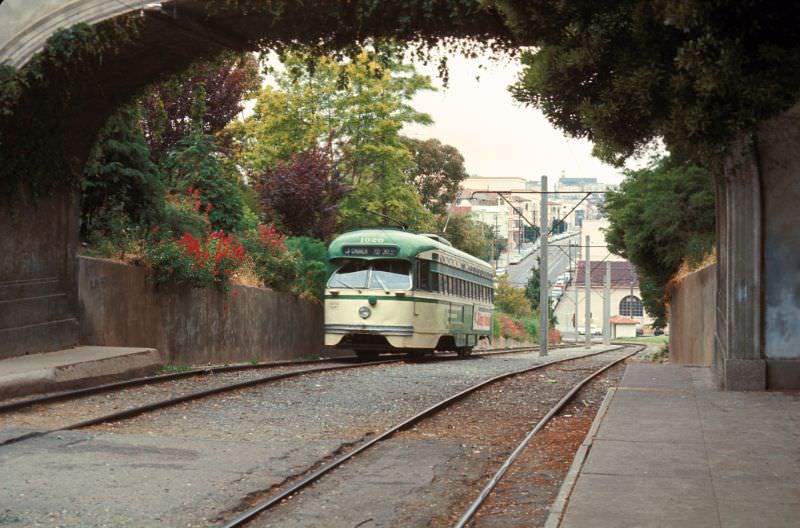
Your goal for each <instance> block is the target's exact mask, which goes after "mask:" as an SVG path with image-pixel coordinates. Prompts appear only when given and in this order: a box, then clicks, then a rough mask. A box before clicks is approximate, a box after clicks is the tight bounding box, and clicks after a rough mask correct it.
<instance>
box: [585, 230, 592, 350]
mask: <svg viewBox="0 0 800 528" xmlns="http://www.w3.org/2000/svg"><path fill="white" fill-rule="evenodd" d="M590 248H591V246H590V245H589V235H586V260H584V261H583V262H584V267H583V279H584V281H583V282H584V283H585V293H584V295H585V299H584V301H583V302H584V305H585V307H586V308H585V311H584V317H585V318H586V320H585V321H584V322H583V323H584V325H585V328H586V348H591V346H592V261H591V259H590V258H589V253H590V252H589V249H590Z"/></svg>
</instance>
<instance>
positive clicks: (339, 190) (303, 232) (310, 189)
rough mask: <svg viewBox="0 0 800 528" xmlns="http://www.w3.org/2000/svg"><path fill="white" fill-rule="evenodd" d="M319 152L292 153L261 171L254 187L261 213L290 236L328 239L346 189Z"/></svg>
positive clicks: (317, 150)
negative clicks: (262, 172) (259, 200)
mask: <svg viewBox="0 0 800 528" xmlns="http://www.w3.org/2000/svg"><path fill="white" fill-rule="evenodd" d="M341 180H342V178H341V175H340V174H339V173H338V171H336V170H334V169H333V168H332V167H331V165H330V162H329V160H328V158H327V156H326V155H325V154H324V153H323V152H322V151H321V150H320V149H311V150H308V151H305V152H300V153H297V154H294V155H292V156H291V157H290V159H289V161H286V162H284V161H278V162H277V163H276V165H275V166H274V167H273V168H272V169H270V170H267V171H265V173H264V175H263V176H262V177H261V179H260V180H259V181H258V182H257V184H256V189H257V190H258V193H259V197H260V199H261V206H262V210H263V211H264V213H265V214H266V216H267V218H269V219H270V220H271V221H272V222H275V223H277V224H279V225H281V226H282V227H283V228H284V229H285V231H286V232H287V233H289V234H291V235H294V236H310V237H315V238H319V239H322V240H330V238H331V237H332V236H333V234H334V232H335V231H336V227H337V221H336V220H337V215H338V212H339V202H340V201H341V199H342V198H343V197H344V195H345V193H346V191H347V187H346V186H345V185H343V183H342V181H341Z"/></svg>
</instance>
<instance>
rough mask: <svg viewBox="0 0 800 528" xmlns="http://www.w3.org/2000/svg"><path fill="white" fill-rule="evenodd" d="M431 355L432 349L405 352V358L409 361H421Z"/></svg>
mask: <svg viewBox="0 0 800 528" xmlns="http://www.w3.org/2000/svg"><path fill="white" fill-rule="evenodd" d="M432 355H433V349H430V348H418V349H415V350H409V351H408V352H406V357H407V358H409V359H422V358H425V357H429V356H432Z"/></svg>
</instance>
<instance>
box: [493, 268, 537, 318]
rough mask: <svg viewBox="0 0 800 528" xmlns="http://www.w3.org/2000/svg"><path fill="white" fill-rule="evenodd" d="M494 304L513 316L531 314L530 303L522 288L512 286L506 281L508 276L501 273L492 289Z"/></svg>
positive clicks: (527, 315) (528, 315)
mask: <svg viewBox="0 0 800 528" xmlns="http://www.w3.org/2000/svg"><path fill="white" fill-rule="evenodd" d="M494 306H495V308H497V309H498V310H500V311H501V312H505V313H507V314H510V315H512V316H514V317H530V316H531V315H532V314H533V310H532V308H531V303H530V302H529V301H528V298H527V297H526V296H525V291H524V290H523V289H522V288H514V287H513V286H511V284H509V282H508V276H507V275H502V276H501V277H500V278H499V279H498V281H497V287H496V288H495V290H494Z"/></svg>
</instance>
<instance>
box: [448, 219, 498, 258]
mask: <svg viewBox="0 0 800 528" xmlns="http://www.w3.org/2000/svg"><path fill="white" fill-rule="evenodd" d="M444 235H445V238H447V240H449V241H450V243H451V244H453V247H455V248H457V249H460V250H461V251H464V252H466V253H469V254H470V255H472V256H475V257H478V258H479V259H482V260H487V261H488V260H492V259H493V258H494V257H493V256H492V239H493V237H494V231H493V230H492V228H490V227H489V226H487V225H486V224H483V223H482V222H478V221H476V220H473V219H472V218H470V217H469V216H468V215H463V214H454V215H453V216H451V217H450V222H449V223H448V224H447V232H446V233H444Z"/></svg>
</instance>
